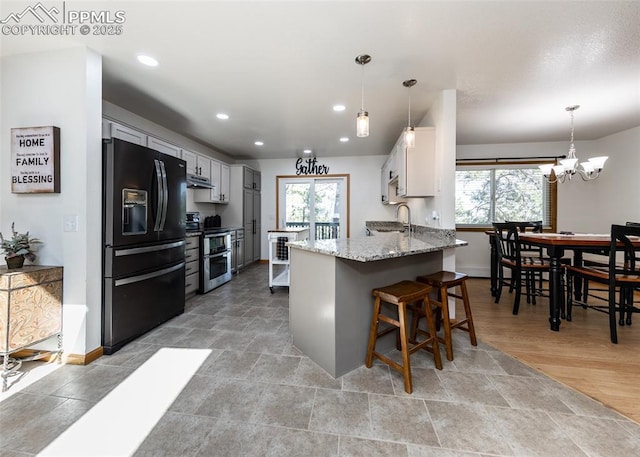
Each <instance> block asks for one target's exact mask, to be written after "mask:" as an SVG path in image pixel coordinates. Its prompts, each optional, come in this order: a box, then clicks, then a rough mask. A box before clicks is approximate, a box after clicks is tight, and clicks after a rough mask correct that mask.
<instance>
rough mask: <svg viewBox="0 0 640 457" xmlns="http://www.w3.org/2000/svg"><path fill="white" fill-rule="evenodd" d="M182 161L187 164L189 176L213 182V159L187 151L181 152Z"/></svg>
mask: <svg viewBox="0 0 640 457" xmlns="http://www.w3.org/2000/svg"><path fill="white" fill-rule="evenodd" d="M181 157H182V160H184V161H185V162H187V174H191V175H198V176H202V177H203V178H209V180H211V159H210V158H208V157H205V156H203V155H200V154H198V153H196V152H192V151H189V150H187V149H182V150H181Z"/></svg>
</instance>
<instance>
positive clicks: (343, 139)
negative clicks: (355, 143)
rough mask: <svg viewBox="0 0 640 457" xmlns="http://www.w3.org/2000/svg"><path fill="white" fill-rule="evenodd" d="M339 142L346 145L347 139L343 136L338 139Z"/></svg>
mask: <svg viewBox="0 0 640 457" xmlns="http://www.w3.org/2000/svg"><path fill="white" fill-rule="evenodd" d="M340 141H341V142H342V143H346V142H347V141H349V138H347V137H346V136H343V137H342V138H340Z"/></svg>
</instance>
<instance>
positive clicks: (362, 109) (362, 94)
mask: <svg viewBox="0 0 640 457" xmlns="http://www.w3.org/2000/svg"><path fill="white" fill-rule="evenodd" d="M361 66H362V77H361V78H360V82H361V86H360V88H361V99H360V111H364V64H361Z"/></svg>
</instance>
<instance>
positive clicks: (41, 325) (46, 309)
mask: <svg viewBox="0 0 640 457" xmlns="http://www.w3.org/2000/svg"><path fill="white" fill-rule="evenodd" d="M62 271H63V268H62V267H57V266H40V265H29V266H25V267H23V268H18V269H11V270H9V269H7V267H6V266H2V267H0V356H2V358H3V367H2V373H1V376H2V391H3V392H4V391H5V390H7V378H8V377H9V376H10V375H11V374H12V373H15V372H17V371H18V369H19V368H20V366H21V364H22V362H23V361H27V360H36V359H40V358H43V357H45V356H47V355H55V356H56V357H57V359H58V363H60V361H61V359H62ZM53 336H57V339H58V348H57V350H56V351H35V353H34V354H32V355H29V356H27V357H15V358H14V357H10V356H11V354H13V353H15V352H18V351H21V350H23V349H26V348H28V347H30V346H33V345H35V344H37V343H40V342H42V341H44V340H46V339H49V338H51V337H53Z"/></svg>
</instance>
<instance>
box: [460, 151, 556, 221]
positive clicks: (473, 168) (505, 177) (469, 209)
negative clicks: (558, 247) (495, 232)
mask: <svg viewBox="0 0 640 457" xmlns="http://www.w3.org/2000/svg"><path fill="white" fill-rule="evenodd" d="M555 189H556V187H555V184H549V183H548V182H547V180H546V179H545V178H544V176H542V173H541V172H540V169H539V168H538V164H530V163H527V164H522V163H518V164H514V163H499V164H492V165H487V164H482V165H458V167H457V169H456V228H459V229H465V228H478V229H485V228H489V227H491V224H492V223H493V222H503V221H540V220H541V221H543V225H544V227H545V228H549V229H555V220H556V218H555V209H556V192H555Z"/></svg>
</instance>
